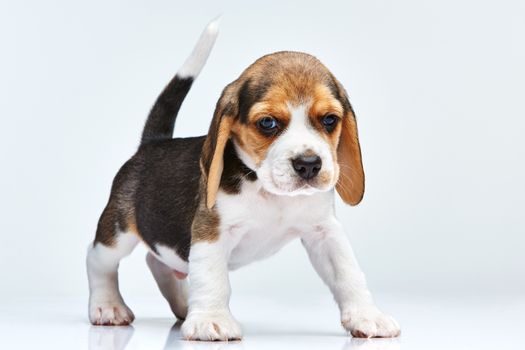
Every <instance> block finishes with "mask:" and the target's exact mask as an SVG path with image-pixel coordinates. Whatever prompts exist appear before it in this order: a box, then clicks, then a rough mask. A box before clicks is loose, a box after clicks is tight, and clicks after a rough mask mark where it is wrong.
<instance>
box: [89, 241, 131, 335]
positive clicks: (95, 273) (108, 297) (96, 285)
mask: <svg viewBox="0 0 525 350" xmlns="http://www.w3.org/2000/svg"><path fill="white" fill-rule="evenodd" d="M138 241H139V239H138V237H137V236H136V235H134V234H132V233H117V234H116V235H115V236H114V239H113V240H112V242H111V244H105V243H103V242H100V241H97V240H95V242H94V243H93V245H92V246H90V247H89V250H88V255H87V259H86V263H87V273H88V280H89V320H90V321H91V323H92V324H94V325H115V326H119V325H127V324H130V323H131V322H133V320H134V318H135V316H134V315H133V312H131V310H130V309H129V308H128V307H127V306H126V304H125V303H124V300H123V299H122V296H121V295H120V291H119V288H118V266H119V262H120V260H121V259H122V258H124V257H125V256H127V255H129V254H130V253H131V251H132V250H133V248H135V246H136V245H137V243H138Z"/></svg>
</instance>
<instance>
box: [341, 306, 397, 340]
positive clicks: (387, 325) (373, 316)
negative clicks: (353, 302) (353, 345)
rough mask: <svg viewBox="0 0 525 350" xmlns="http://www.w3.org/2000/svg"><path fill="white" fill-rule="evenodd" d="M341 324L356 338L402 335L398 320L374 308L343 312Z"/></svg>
mask: <svg viewBox="0 0 525 350" xmlns="http://www.w3.org/2000/svg"><path fill="white" fill-rule="evenodd" d="M341 324H342V325H343V327H344V328H345V329H346V330H347V331H349V332H350V333H351V334H352V336H354V337H356V338H391V337H397V336H399V334H401V329H400V328H399V325H398V324H397V322H396V320H394V319H393V318H392V317H391V316H389V315H385V314H384V313H382V312H381V311H379V310H378V309H377V308H376V307H373V306H372V307H371V306H366V307H357V308H353V309H351V310H349V311H346V312H343V314H342V317H341Z"/></svg>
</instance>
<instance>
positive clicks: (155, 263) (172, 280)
mask: <svg viewBox="0 0 525 350" xmlns="http://www.w3.org/2000/svg"><path fill="white" fill-rule="evenodd" d="M146 262H147V263H148V266H149V269H150V270H151V273H152V274H153V277H154V278H155V281H157V285H158V286H159V289H160V292H161V293H162V295H163V296H164V298H166V300H167V301H168V303H169V305H170V308H171V311H173V313H174V314H175V316H176V317H177V318H178V319H179V320H183V319H185V318H186V314H187V313H188V282H187V280H186V279H179V278H177V277H175V272H174V271H173V270H172V269H170V268H169V267H168V266H167V265H166V264H164V263H163V262H161V261H159V260H158V259H157V258H156V257H154V256H153V254H151V253H148V255H147V256H146Z"/></svg>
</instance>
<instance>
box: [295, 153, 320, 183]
mask: <svg viewBox="0 0 525 350" xmlns="http://www.w3.org/2000/svg"><path fill="white" fill-rule="evenodd" d="M292 166H293V168H294V170H295V172H296V173H297V175H299V176H300V177H301V178H303V179H305V180H310V179H313V178H314V177H316V176H317V175H318V174H319V172H320V171H321V166H322V161H321V158H320V157H319V156H317V155H314V156H304V155H302V156H298V157H296V158H294V159H292Z"/></svg>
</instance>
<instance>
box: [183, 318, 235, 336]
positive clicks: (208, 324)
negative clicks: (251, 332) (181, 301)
mask: <svg viewBox="0 0 525 350" xmlns="http://www.w3.org/2000/svg"><path fill="white" fill-rule="evenodd" d="M181 333H182V337H183V338H184V339H187V340H239V339H241V338H242V333H241V327H240V326H239V324H238V323H237V321H235V319H234V318H233V316H232V315H231V314H230V312H229V311H221V312H209V313H208V312H203V313H190V314H189V315H188V317H187V318H186V321H184V323H183V324H182V327H181Z"/></svg>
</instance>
